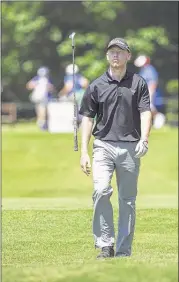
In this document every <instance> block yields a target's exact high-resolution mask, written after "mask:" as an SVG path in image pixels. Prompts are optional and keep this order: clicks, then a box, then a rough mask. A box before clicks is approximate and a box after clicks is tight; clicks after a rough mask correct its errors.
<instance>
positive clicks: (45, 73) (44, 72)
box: [37, 67, 49, 77]
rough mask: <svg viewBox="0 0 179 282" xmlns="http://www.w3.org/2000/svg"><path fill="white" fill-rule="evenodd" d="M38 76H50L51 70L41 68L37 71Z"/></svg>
mask: <svg viewBox="0 0 179 282" xmlns="http://www.w3.org/2000/svg"><path fill="white" fill-rule="evenodd" d="M37 74H38V75H39V76H41V77H44V76H48V75H49V69H48V68H47V67H41V68H39V69H38V70H37Z"/></svg>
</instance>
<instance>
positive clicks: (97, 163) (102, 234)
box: [80, 38, 151, 259]
mask: <svg viewBox="0 0 179 282" xmlns="http://www.w3.org/2000/svg"><path fill="white" fill-rule="evenodd" d="M106 57H107V61H108V63H109V69H108V70H107V72H105V73H104V74H103V75H102V76H100V77H98V78H97V79H96V80H95V81H93V82H92V83H91V84H90V85H89V87H88V88H87V90H86V92H85V94H84V96H83V99H82V103H81V108H80V114H81V115H83V119H82V142H81V160H80V164H81V168H82V170H83V172H84V173H86V174H87V175H89V174H90V166H91V165H90V158H89V155H88V143H89V141H90V137H91V133H92V134H93V135H94V137H95V140H94V144H93V182H94V193H93V204H94V215H93V234H94V240H95V247H96V248H100V249H101V253H100V254H99V255H98V257H97V258H98V259H103V258H108V257H113V256H114V255H115V256H117V257H121V256H130V255H131V248H132V240H133V236H134V227H135V201H136V196H137V179H138V175H139V167H140V158H141V157H142V156H144V155H145V154H146V153H147V151H148V137H149V132H150V127H151V111H150V100H149V92H148V88H147V84H146V82H145V80H144V79H143V78H142V77H140V76H139V75H137V74H133V73H130V72H129V71H127V62H128V61H129V60H130V58H131V52H130V48H129V46H128V44H127V43H126V42H125V40H123V39H121V38H115V39H113V40H112V41H111V42H110V43H109V44H108V47H107V54H106ZM95 116H96V124H95V126H94V128H93V119H94V117H95ZM92 128H93V131H92ZM114 170H115V172H116V178H117V187H118V195H119V222H118V228H119V230H118V236H117V240H116V252H115V254H114V239H115V235H114V224H113V210H112V205H111V203H110V197H111V195H112V192H113V189H112V187H111V179H112V175H113V172H114Z"/></svg>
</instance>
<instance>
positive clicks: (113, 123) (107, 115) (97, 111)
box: [79, 71, 150, 141]
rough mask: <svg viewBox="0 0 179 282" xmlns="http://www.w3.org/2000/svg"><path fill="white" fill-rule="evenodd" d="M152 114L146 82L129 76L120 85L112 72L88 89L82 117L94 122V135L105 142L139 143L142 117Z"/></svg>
mask: <svg viewBox="0 0 179 282" xmlns="http://www.w3.org/2000/svg"><path fill="white" fill-rule="evenodd" d="M144 111H150V99H149V91H148V87H147V84H146V81H145V80H144V79H143V78H142V77H141V76H140V75H138V74H135V73H131V72H128V71H127V72H126V74H125V76H124V77H123V79H122V80H121V81H120V82H119V81H117V80H114V79H113V78H112V77H111V76H110V74H109V72H108V71H107V72H105V73H104V74H103V75H102V76H100V77H98V78H97V79H96V80H94V81H93V82H92V83H91V84H90V85H89V87H88V88H87V89H86V91H85V93H84V96H83V99H82V102H81V108H80V111H79V113H80V114H81V115H84V116H87V117H90V118H94V117H96V124H95V126H94V129H93V132H92V134H93V135H94V137H95V138H97V139H100V140H103V141H119V140H121V141H137V140H139V139H140V136H141V129H140V113H141V112H144Z"/></svg>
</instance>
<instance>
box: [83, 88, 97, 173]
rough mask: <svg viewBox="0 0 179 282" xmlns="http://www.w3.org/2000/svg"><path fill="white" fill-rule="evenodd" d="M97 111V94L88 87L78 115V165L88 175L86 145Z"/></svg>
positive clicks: (88, 160) (88, 164) (88, 166)
mask: <svg viewBox="0 0 179 282" xmlns="http://www.w3.org/2000/svg"><path fill="white" fill-rule="evenodd" d="M97 111H98V98H97V92H96V91H95V90H94V88H93V87H91V86H90V85H89V86H88V88H87V89H86V91H85V93H84V95H83V98H82V102H81V107H80V111H79V114H81V115H82V116H83V118H82V125H81V130H82V137H81V160H80V165H81V168H82V170H83V172H84V173H86V174H87V175H89V174H90V167H91V165H90V158H89V155H88V144H89V141H90V138H91V134H92V128H93V123H94V120H93V119H94V117H95V115H96V114H97Z"/></svg>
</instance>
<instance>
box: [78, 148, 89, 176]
mask: <svg viewBox="0 0 179 282" xmlns="http://www.w3.org/2000/svg"><path fill="white" fill-rule="evenodd" d="M80 165H81V169H82V171H83V172H84V173H85V174H86V175H87V176H88V175H90V172H91V169H90V168H91V164H90V158H89V155H88V153H82V154H81V159H80Z"/></svg>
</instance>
